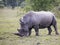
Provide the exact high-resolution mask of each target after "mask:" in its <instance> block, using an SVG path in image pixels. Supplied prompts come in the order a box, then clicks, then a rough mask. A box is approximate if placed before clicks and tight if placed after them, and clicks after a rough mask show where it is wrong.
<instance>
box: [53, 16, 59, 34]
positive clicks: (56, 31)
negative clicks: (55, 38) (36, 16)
mask: <svg viewBox="0 0 60 45" xmlns="http://www.w3.org/2000/svg"><path fill="white" fill-rule="evenodd" d="M52 25H53V27H54V30H55V33H56V34H57V35H58V34H59V33H58V30H57V22H56V19H55V18H54V17H53V22H52Z"/></svg>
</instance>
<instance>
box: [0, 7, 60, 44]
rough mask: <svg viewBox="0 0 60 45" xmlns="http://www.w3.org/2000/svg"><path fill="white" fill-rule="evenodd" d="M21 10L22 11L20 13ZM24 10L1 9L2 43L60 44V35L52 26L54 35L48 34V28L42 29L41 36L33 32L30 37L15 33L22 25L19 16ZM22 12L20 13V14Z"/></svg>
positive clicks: (0, 40) (0, 38)
mask: <svg viewBox="0 0 60 45" xmlns="http://www.w3.org/2000/svg"><path fill="white" fill-rule="evenodd" d="M19 12H20V13H19ZM21 12H22V11H20V10H18V9H17V8H16V9H13V10H12V9H7V8H5V9H0V45H60V35H56V34H55V31H54V29H53V28H52V30H53V31H52V35H47V34H48V30H47V29H40V30H39V36H35V31H34V29H32V34H31V36H29V37H20V36H17V35H14V33H16V32H17V28H19V27H20V24H19V18H21V17H22V16H23V15H22V13H21ZM19 14H20V15H19ZM57 23H58V25H57V26H58V32H59V33H60V19H59V18H57Z"/></svg>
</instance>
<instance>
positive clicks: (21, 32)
mask: <svg viewBox="0 0 60 45" xmlns="http://www.w3.org/2000/svg"><path fill="white" fill-rule="evenodd" d="M20 25H21V29H17V30H18V32H19V35H20V36H21V37H23V36H29V29H28V26H27V25H26V24H25V23H24V22H23V20H20Z"/></svg>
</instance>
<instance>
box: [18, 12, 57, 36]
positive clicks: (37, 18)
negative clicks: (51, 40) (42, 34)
mask: <svg viewBox="0 0 60 45" xmlns="http://www.w3.org/2000/svg"><path fill="white" fill-rule="evenodd" d="M20 24H21V29H18V32H19V34H20V36H30V35H31V30H32V28H34V29H35V32H36V36H38V35H39V29H43V28H47V29H48V35H51V32H52V29H51V26H53V27H54V30H55V33H56V34H58V31H57V22H56V19H55V15H54V14H53V13H51V12H49V11H40V12H34V11H30V12H28V13H27V14H25V16H23V19H20Z"/></svg>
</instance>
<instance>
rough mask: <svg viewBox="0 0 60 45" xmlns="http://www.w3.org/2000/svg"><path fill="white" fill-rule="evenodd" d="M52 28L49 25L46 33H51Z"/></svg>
mask: <svg viewBox="0 0 60 45" xmlns="http://www.w3.org/2000/svg"><path fill="white" fill-rule="evenodd" d="M51 32H52V29H51V27H48V35H51Z"/></svg>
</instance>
